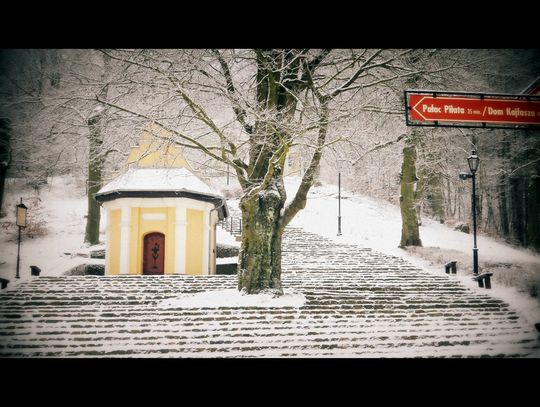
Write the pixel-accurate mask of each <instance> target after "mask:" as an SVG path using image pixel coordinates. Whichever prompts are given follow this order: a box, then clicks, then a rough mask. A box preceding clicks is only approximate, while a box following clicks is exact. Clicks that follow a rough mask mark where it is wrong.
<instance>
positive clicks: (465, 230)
mask: <svg viewBox="0 0 540 407" xmlns="http://www.w3.org/2000/svg"><path fill="white" fill-rule="evenodd" d="M454 230H459V231H460V232H463V233H471V227H470V226H469V224H468V223H459V224H457V225H456V226H455V227H454Z"/></svg>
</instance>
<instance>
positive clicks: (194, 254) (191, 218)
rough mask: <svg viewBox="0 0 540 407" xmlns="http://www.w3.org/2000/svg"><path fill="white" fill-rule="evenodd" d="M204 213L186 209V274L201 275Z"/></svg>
mask: <svg viewBox="0 0 540 407" xmlns="http://www.w3.org/2000/svg"><path fill="white" fill-rule="evenodd" d="M203 215H204V212H203V211H199V210H196V209H187V212H186V220H187V226H186V274H205V273H203V269H202V267H203V233H204V229H203V227H204V223H203V219H204V217H203Z"/></svg>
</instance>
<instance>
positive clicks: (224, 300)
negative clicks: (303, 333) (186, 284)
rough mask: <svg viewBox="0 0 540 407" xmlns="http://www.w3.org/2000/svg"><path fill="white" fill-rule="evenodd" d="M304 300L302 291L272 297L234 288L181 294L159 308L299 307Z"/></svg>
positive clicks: (166, 301) (287, 291)
mask: <svg viewBox="0 0 540 407" xmlns="http://www.w3.org/2000/svg"><path fill="white" fill-rule="evenodd" d="M305 302H306V297H305V296H304V295H303V294H302V293H298V292H295V291H293V290H287V289H286V290H284V294H283V295H282V296H279V297H274V296H273V295H272V294H270V293H260V294H256V295H247V294H245V293H244V292H241V291H238V290H237V289H236V288H232V289H226V290H215V291H203V292H199V293H194V294H182V295H180V296H179V297H177V298H173V299H168V300H165V301H162V302H161V303H160V304H159V307H161V308H203V307H204V308H219V307H295V308H298V307H301V306H302V305H304V304H305Z"/></svg>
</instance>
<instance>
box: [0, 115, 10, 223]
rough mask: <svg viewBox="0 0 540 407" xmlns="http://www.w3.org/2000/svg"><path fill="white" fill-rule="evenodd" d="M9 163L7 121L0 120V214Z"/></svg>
mask: <svg viewBox="0 0 540 407" xmlns="http://www.w3.org/2000/svg"><path fill="white" fill-rule="evenodd" d="M10 161H11V150H10V143H9V121H8V119H0V213H2V202H3V201H4V188H5V181H6V175H7V170H8V167H9V163H10Z"/></svg>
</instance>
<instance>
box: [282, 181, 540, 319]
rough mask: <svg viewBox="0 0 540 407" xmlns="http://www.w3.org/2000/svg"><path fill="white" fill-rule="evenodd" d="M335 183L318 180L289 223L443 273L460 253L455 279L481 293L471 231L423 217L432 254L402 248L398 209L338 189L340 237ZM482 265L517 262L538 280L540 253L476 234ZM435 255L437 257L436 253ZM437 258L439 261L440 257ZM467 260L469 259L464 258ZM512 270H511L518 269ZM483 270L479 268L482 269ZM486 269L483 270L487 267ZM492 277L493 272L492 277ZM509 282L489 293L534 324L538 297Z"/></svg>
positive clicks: (539, 314)
mask: <svg viewBox="0 0 540 407" xmlns="http://www.w3.org/2000/svg"><path fill="white" fill-rule="evenodd" d="M299 185H300V179H298V178H289V179H287V180H286V185H285V186H286V190H287V199H288V200H289V199H292V198H293V197H294V193H295V192H296V190H297V189H298V186H299ZM337 198H338V188H337V186H336V185H322V186H319V187H313V188H312V189H311V191H310V193H309V195H308V203H307V205H306V208H304V209H303V210H302V211H300V212H299V213H298V215H297V216H296V217H295V218H294V219H293V221H292V222H291V225H293V226H299V227H303V228H305V229H306V230H308V231H310V232H314V233H317V234H320V235H322V236H325V237H327V238H329V239H331V240H333V241H335V242H344V243H354V244H358V245H360V246H364V247H369V248H371V249H373V250H376V251H379V252H382V253H385V254H390V255H394V256H398V257H402V258H405V259H406V260H407V261H409V262H410V263H412V264H414V265H415V266H417V267H420V268H423V269H425V270H428V271H430V272H433V273H435V274H438V275H441V273H442V274H444V267H443V266H442V264H443V263H445V262H447V261H450V260H454V258H452V257H448V256H447V258H445V255H446V253H449V255H454V254H458V253H459V254H460V256H459V259H460V260H462V261H461V263H465V264H460V263H458V273H457V276H456V278H457V279H459V280H461V282H462V283H463V284H464V285H466V286H467V287H471V288H472V289H475V290H481V291H482V292H488V290H485V289H482V288H479V287H478V283H476V282H475V281H472V279H471V275H470V274H469V273H470V271H469V273H466V272H465V268H466V267H467V266H469V269H470V268H471V267H470V264H471V263H472V247H473V237H472V234H466V233H463V232H459V231H455V230H453V229H451V228H449V227H448V226H445V225H443V224H440V223H439V222H436V221H433V220H430V219H426V218H424V219H423V225H422V226H420V238H421V240H422V244H423V246H424V248H432V250H431V252H432V256H431V258H428V259H426V258H423V257H420V256H418V255H415V252H414V251H410V250H404V249H400V248H399V247H398V245H399V242H400V239H401V213H400V208H399V207H398V206H395V205H392V204H390V203H387V202H382V201H377V200H374V199H371V198H367V197H362V196H358V195H352V194H350V193H348V192H347V191H344V190H343V188H342V190H341V232H342V235H341V236H337V229H338V223H337V216H338V199H337ZM477 246H478V250H479V261H480V267H482V265H483V263H484V262H485V261H489V262H490V263H501V264H507V265H508V264H509V263H510V264H514V265H516V266H517V265H519V266H517V267H516V270H521V268H523V269H524V270H528V271H529V273H528V274H527V275H525V272H524V273H523V274H524V275H523V278H530V274H531V273H534V274H535V277H536V280H535V281H540V255H539V254H536V253H534V252H532V251H530V250H526V249H522V248H516V247H512V246H510V245H508V244H504V243H501V242H498V241H496V240H495V239H493V238H490V237H487V236H482V235H479V236H478V237H477ZM437 253H438V254H439V255H438V256H437V255H436V254H437ZM439 259H441V260H442V261H441V260H439ZM467 262H468V263H467ZM516 270H514V271H516ZM481 271H482V268H481ZM485 271H487V270H485ZM503 272H505V268H497V271H495V273H503ZM494 277H495V276H494ZM513 279H514V281H512V282H511V283H512V284H514V286H503V285H500V284H495V283H493V284H492V289H491V290H489V293H490V295H493V296H494V297H497V298H499V299H501V300H503V301H506V302H507V303H509V304H511V305H512V306H513V307H514V308H516V309H519V310H520V311H521V313H522V314H523V316H524V317H525V318H526V319H527V320H529V321H530V322H532V323H536V322H540V302H539V301H538V299H534V298H531V297H530V296H529V295H528V293H527V292H520V291H518V289H517V288H516V286H517V285H518V283H519V276H516V274H515V273H514V274H513Z"/></svg>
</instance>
